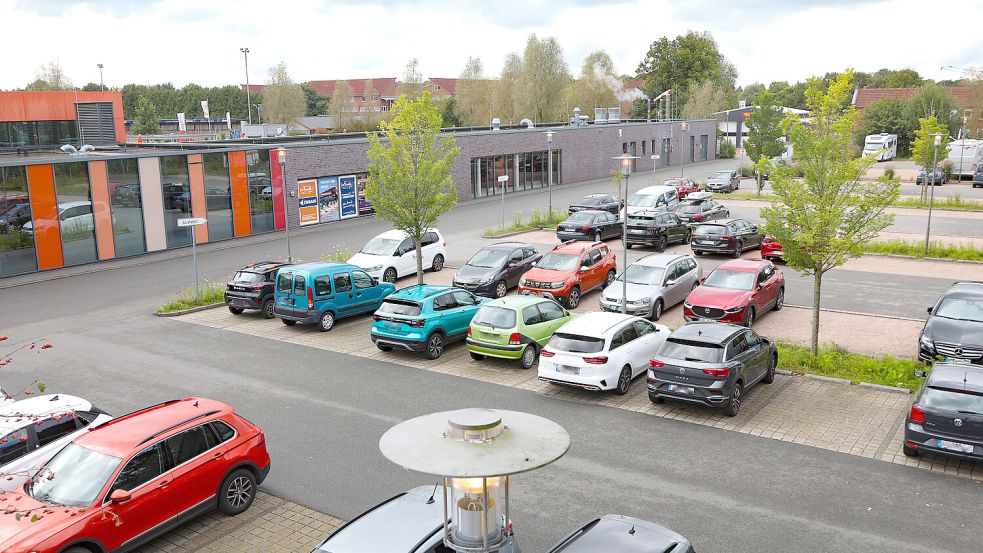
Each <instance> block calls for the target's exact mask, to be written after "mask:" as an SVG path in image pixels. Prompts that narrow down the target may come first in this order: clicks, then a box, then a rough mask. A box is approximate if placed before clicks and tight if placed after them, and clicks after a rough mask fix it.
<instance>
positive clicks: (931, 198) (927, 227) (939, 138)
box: [925, 133, 942, 257]
mask: <svg viewBox="0 0 983 553" xmlns="http://www.w3.org/2000/svg"><path fill="white" fill-rule="evenodd" d="M941 145H942V135H941V134H938V133H936V134H935V153H934V154H932V183H931V184H930V186H931V187H932V192H931V195H930V196H929V199H928V223H927V224H926V225H925V257H928V238H929V235H930V234H931V233H932V204H933V203H934V202H935V166H936V163H938V160H939V146H941ZM925 182H928V175H925Z"/></svg>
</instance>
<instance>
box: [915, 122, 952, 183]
mask: <svg viewBox="0 0 983 553" xmlns="http://www.w3.org/2000/svg"><path fill="white" fill-rule="evenodd" d="M936 133H938V134H941V135H942V144H941V145H939V153H938V158H937V160H938V161H939V162H940V163H941V161H942V160H944V159H945V158H946V157H948V156H949V132H948V130H947V129H946V126H945V125H944V124H942V123H940V122H939V121H938V120H936V119H935V116H934V115H931V116H929V117H924V118H921V119H919V120H918V128H917V129H916V130H915V140H914V141H912V144H911V159H912V161H914V162H915V163H917V164H918V166H919V167H922V168H924V169H925V171H926V172H928V171H931V170H932V163H933V162H935V161H936V158H935V134H936Z"/></svg>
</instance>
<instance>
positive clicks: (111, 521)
mask: <svg viewBox="0 0 983 553" xmlns="http://www.w3.org/2000/svg"><path fill="white" fill-rule="evenodd" d="M166 468H167V466H166V459H165V456H164V452H163V450H162V449H161V448H160V444H159V443H156V444H153V445H151V446H148V447H146V448H144V449H142V450H141V451H139V452H138V453H136V454H135V455H133V456H132V457H131V458H130V459H129V460H128V461H127V462H126V464H125V465H123V468H122V469H120V471H119V473H118V474H117V475H116V478H115V479H114V480H113V484H112V485H111V486H110V487H109V490H108V491H107V492H106V495H105V496H104V497H103V507H102V508H103V510H104V512H105V513H106V514H107V516H106V520H105V521H104V522H103V523H104V524H106V531H105V532H102V533H101V535H102V537H103V539H104V540H105V542H104V543H103V545H105V546H106V548H107V549H109V550H110V551H114V550H116V549H118V548H121V547H122V546H125V545H126V544H127V543H128V542H130V541H131V540H133V539H134V538H136V537H138V536H140V535H141V534H142V533H144V532H146V531H147V530H150V529H151V528H154V527H155V526H157V525H159V524H161V523H163V522H164V521H166V520H168V519H170V518H171V517H173V516H176V515H177V514H178V513H179V512H180V507H179V505H181V500H180V499H179V498H177V497H175V494H174V493H171V490H173V489H174V488H171V487H170V484H171V475H170V474H169V473H165V472H164V471H165V470H166ZM116 490H126V491H128V492H129V493H130V499H129V500H127V501H124V502H122V503H112V502H110V499H109V498H110V496H111V495H112V493H113V492H114V491H116ZM117 522H118V523H119V524H118V525H117Z"/></svg>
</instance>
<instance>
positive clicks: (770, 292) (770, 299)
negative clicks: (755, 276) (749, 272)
mask: <svg viewBox="0 0 983 553" xmlns="http://www.w3.org/2000/svg"><path fill="white" fill-rule="evenodd" d="M759 278H763V279H764V280H763V281H762V283H761V291H762V292H763V294H764V296H765V300H766V301H765V305H766V306H767V307H768V308H771V307H774V306H775V300H777V299H778V287H779V284H778V271H776V270H775V266H774V265H771V264H770V263H769V264H768V265H766V266H765V267H764V269H762V270H761V275H760V276H759Z"/></svg>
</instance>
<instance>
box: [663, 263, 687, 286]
mask: <svg viewBox="0 0 983 553" xmlns="http://www.w3.org/2000/svg"><path fill="white" fill-rule="evenodd" d="M679 269H680V264H679V263H676V264H674V265H673V266H672V267H669V268H668V269H666V282H668V281H670V280H676V279H678V278H679V277H680V276H682V275H683V272H682V271H680V270H679Z"/></svg>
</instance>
